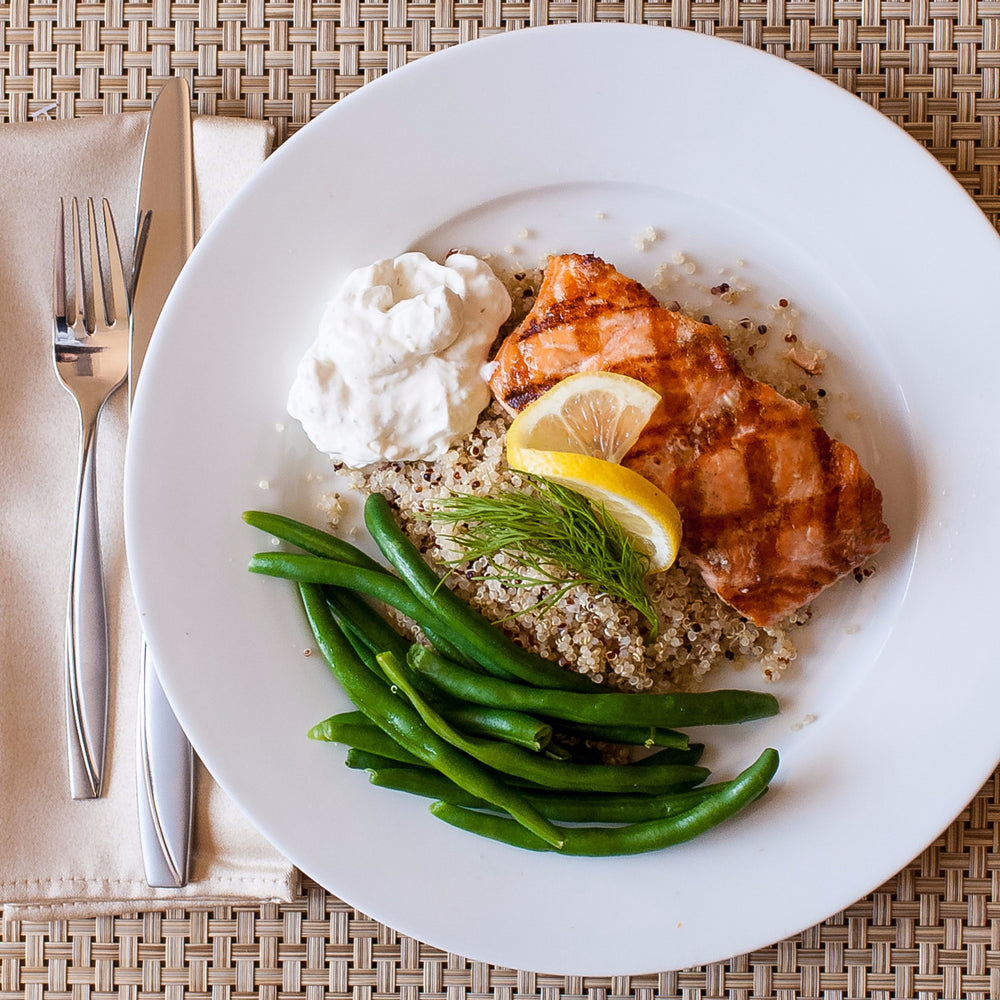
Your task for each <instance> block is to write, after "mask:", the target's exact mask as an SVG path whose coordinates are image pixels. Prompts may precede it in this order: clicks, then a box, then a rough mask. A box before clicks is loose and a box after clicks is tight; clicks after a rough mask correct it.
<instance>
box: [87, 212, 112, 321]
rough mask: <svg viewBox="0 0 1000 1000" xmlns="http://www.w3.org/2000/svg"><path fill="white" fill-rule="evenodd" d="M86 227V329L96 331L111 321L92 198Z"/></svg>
mask: <svg viewBox="0 0 1000 1000" xmlns="http://www.w3.org/2000/svg"><path fill="white" fill-rule="evenodd" d="M87 226H88V228H89V230H90V233H89V236H90V294H89V295H88V296H87V318H88V323H87V329H88V330H96V329H97V328H98V327H99V326H107V325H108V324H109V323H110V322H111V320H110V318H109V316H108V302H107V299H106V298H105V297H104V277H103V276H102V274H101V251H100V247H99V245H98V240H97V216H96V214H95V212H94V199H93V198H88V199H87ZM98 310H100V311H98Z"/></svg>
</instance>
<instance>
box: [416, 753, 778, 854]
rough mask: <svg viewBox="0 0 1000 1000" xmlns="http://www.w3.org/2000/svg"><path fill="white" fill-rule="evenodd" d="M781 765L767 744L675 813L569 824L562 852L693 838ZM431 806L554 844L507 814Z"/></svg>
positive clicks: (498, 836)
mask: <svg viewBox="0 0 1000 1000" xmlns="http://www.w3.org/2000/svg"><path fill="white" fill-rule="evenodd" d="M777 768H778V752H777V750H773V749H770V748H768V749H767V750H765V751H764V752H763V753H762V754H761V755H760V757H758V758H757V760H756V761H755V762H754V763H753V764H751V765H750V766H749V767H748V768H747V769H746V770H745V771H743V772H742V773H741V774H740V775H739V776H738V777H737V778H735V779H734V780H733V781H731V782H728V783H727V784H726V787H725V788H723V789H721V790H720V791H717V792H716V793H715V794H714V795H711V796H709V797H708V798H707V799H705V800H703V801H702V802H700V803H698V804H697V805H695V806H692V807H691V808H690V809H688V810H687V811H686V812H682V813H680V814H678V815H676V816H669V817H667V818H666V819H660V820H650V821H648V822H644V823H632V824H630V825H628V826H618V827H608V826H604V827H601V826H589V827H588V826H571V827H565V828H564V833H565V837H566V840H565V843H564V844H563V846H562V848H561V849H560V853H561V854H571V855H584V856H589V857H608V856H612V855H620V854H640V853H643V852H645V851H656V850H660V849H661V848H664V847H669V846H671V845H673V844H680V843H683V842H684V841H686V840H691V839H692V838H693V837H697V836H698V835H699V834H701V833H704V832H705V831H706V830H709V829H711V828H712V827H714V826H718V825H719V824H720V823H722V822H723V821H725V820H727V819H729V818H730V817H731V816H734V815H735V814H736V813H737V812H739V811H740V810H741V809H743V808H744V807H746V806H747V805H749V804H750V803H751V802H753V801H754V800H755V799H757V798H758V797H759V796H760V795H762V794H763V793H764V792H765V791H766V790H767V787H768V785H769V783H770V781H771V779H772V778H773V777H774V774H775V771H776V770H777ZM430 808H431V812H432V813H433V814H434V815H435V816H437V817H438V819H441V820H444V821H445V822H446V823H450V824H451V825H452V826H456V827H458V828H459V829H462V830H467V831H469V832H471V833H475V834H478V835H479V836H481V837H489V838H490V839H492V840H498V841H501V842H503V843H505V844H511V845H512V846H515V847H522V848H525V849H526V850H532V851H545V850H551V848H550V846H549V845H548V844H546V843H545V842H544V841H543V840H540V839H539V838H538V837H534V836H532V835H530V834H527V833H525V832H524V829H523V827H519V826H517V824H515V823H512V822H511V821H510V820H509V819H505V818H504V817H501V816H496V815H492V814H490V813H484V812H476V811H473V810H471V809H466V808H464V807H462V806H458V805H453V804H451V803H449V802H446V801H441V800H439V801H436V802H433V803H431V807H430Z"/></svg>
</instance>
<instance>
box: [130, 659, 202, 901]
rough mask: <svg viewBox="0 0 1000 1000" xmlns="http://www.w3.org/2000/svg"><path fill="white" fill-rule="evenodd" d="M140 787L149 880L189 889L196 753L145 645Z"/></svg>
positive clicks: (139, 739) (141, 825)
mask: <svg viewBox="0 0 1000 1000" xmlns="http://www.w3.org/2000/svg"><path fill="white" fill-rule="evenodd" d="M138 720H139V722H138V726H137V727H136V734H137V742H138V747H137V749H138V753H137V755H136V760H137V765H136V785H137V793H138V795H137V798H138V806H139V841H140V844H141V846H142V861H143V867H144V868H145V872H146V882H147V883H148V884H149V885H150V886H152V887H154V888H162V889H179V888H180V887H181V886H184V885H187V881H188V871H189V867H190V857H191V827H192V819H193V812H194V752H193V751H192V749H191V744H190V743H189V742H188V739H187V737H186V736H185V735H184V730H183V729H181V727H180V724H179V723H178V721H177V717H176V716H175V715H174V712H173V709H172V708H171V707H170V702H168V701H167V697H166V695H165V694H164V693H163V688H162V687H161V686H160V680H159V677H157V675H156V669H155V667H154V665H153V662H152V658H151V656H150V654H149V647H148V646H147V645H146V643H145V641H143V644H142V654H141V662H140V666H139V714H138Z"/></svg>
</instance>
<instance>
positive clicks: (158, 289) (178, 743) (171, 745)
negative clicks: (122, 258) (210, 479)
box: [128, 77, 194, 888]
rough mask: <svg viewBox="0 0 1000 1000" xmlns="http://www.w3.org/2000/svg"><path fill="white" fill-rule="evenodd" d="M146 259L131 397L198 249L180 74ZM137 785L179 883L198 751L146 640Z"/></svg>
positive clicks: (163, 127) (149, 158)
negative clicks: (154, 337)
mask: <svg viewBox="0 0 1000 1000" xmlns="http://www.w3.org/2000/svg"><path fill="white" fill-rule="evenodd" d="M138 208H139V220H140V221H139V226H138V230H137V232H138V234H139V243H141V248H140V247H139V246H138V245H137V250H140V249H141V264H140V265H139V268H138V273H137V278H136V282H135V294H134V298H133V303H132V351H131V360H130V363H129V372H128V379H129V401H130V405H131V401H132V400H133V399H134V397H135V391H136V386H137V383H138V381H139V377H140V371H141V368H142V363H143V360H144V358H145V356H146V351H147V349H148V347H149V342H150V338H151V337H152V335H153V330H154V327H155V326H156V322H157V320H158V319H159V315H160V310H161V309H162V308H163V304H164V302H165V301H166V299H167V296H168V294H169V293H170V289H171V288H172V287H173V284H174V280H175V279H176V278H177V275H178V274H179V273H180V271H181V268H182V267H183V266H184V262H185V261H186V260H187V258H188V257H189V256H190V254H191V251H192V249H193V248H194V162H193V147H192V138H191V99H190V92H189V90H188V85H187V82H186V81H185V80H183V79H181V78H180V77H176V78H174V79H172V80H170V81H169V82H168V83H166V84H165V85H164V86H163V88H162V89H161V90H160V92H159V94H158V95H157V98H156V101H155V102H154V104H153V112H152V114H151V115H150V119H149V128H148V131H147V133H146V144H145V148H144V151H143V157H142V173H141V180H140V183H139V206H138ZM139 669H140V685H139V710H138V726H137V732H136V741H137V765H136V779H137V780H136V784H137V789H136V791H137V795H138V808H139V836H140V841H141V844H142V857H143V865H144V867H145V872H146V881H147V882H148V883H149V885H151V886H154V887H159V888H179V887H180V886H182V885H185V884H186V883H187V880H188V870H189V867H190V852H191V846H190V845H191V827H192V820H193V810H194V755H193V752H192V750H191V745H190V743H188V740H187V737H186V736H185V735H184V731H183V729H181V727H180V725H179V723H178V722H177V719H176V717H175V716H174V713H173V711H172V709H171V708H170V703H169V702H168V701H167V698H166V695H165V694H164V693H163V689H162V687H161V686H160V682H159V678H158V677H157V675H156V669H155V666H154V664H153V662H152V658H151V656H150V654H149V650H148V648H147V646H146V644H145V641H144V642H143V645H142V655H141V661H140V667H139Z"/></svg>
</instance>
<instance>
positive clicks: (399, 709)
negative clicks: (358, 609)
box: [299, 557, 563, 847]
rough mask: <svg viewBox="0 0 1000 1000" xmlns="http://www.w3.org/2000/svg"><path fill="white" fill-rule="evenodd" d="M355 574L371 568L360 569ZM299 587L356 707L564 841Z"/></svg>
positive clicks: (458, 778)
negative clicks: (422, 711)
mask: <svg viewBox="0 0 1000 1000" xmlns="http://www.w3.org/2000/svg"><path fill="white" fill-rule="evenodd" d="M306 558H312V557H306ZM354 572H355V573H365V572H366V571H365V570H363V569H360V568H359V569H356V570H355V571H354ZM299 591H300V593H301V595H302V602H303V605H304V607H305V611H306V617H307V618H308V620H309V624H310V627H311V628H312V631H313V635H314V636H315V638H316V642H317V644H318V645H319V648H320V650H321V652H322V653H323V655H324V656H325V657H326V660H327V662H328V663H329V665H330V669H331V670H332V671H333V674H334V676H335V677H336V678H337V680H338V681H339V682H340V684H341V686H342V687H343V688H344V691H345V692H346V694H347V696H348V697H349V698H350V699H351V701H352V702H354V704H355V706H356V707H357V708H359V709H360V710H361V711H362V712H364V714H365V715H367V716H368V718H369V719H371V720H372V722H374V723H375V724H376V725H377V726H378V727H379V728H380V729H382V730H384V731H385V732H387V733H388V734H389V735H390V736H392V738H393V739H394V740H396V741H397V742H398V743H399V744H400V745H401V746H402V747H403V748H404V749H406V750H409V751H410V753H412V754H413V755H414V756H416V757H418V758H419V759H420V760H422V761H424V762H425V763H428V764H430V765H431V766H432V767H434V768H436V769H437V770H439V771H440V772H441V773H442V774H446V775H447V776H448V777H449V778H451V779H452V780H453V781H454V782H455V783H456V784H458V785H459V786H461V787H462V788H464V789H465V790H466V791H468V792H471V793H472V794H473V795H478V796H480V797H481V798H484V799H486V800H487V801H489V802H492V803H493V804H494V805H496V806H499V807H500V808H501V809H504V810H506V811H507V812H508V813H510V815H511V816H512V817H513V818H514V819H516V820H517V821H518V822H519V823H523V824H524V826H525V827H526V828H527V829H529V830H531V831H532V832H533V833H535V834H536V835H537V836H538V837H540V838H541V839H542V840H544V841H545V842H547V843H550V844H552V845H553V846H555V847H559V846H560V845H561V844H562V840H563V836H562V834H561V833H560V831H559V830H558V829H557V828H556V827H554V826H553V825H552V823H550V822H549V821H548V820H547V819H545V818H544V817H543V816H540V815H539V813H538V811H537V810H536V809H535V808H534V807H533V806H531V805H530V804H529V803H528V802H526V801H525V800H524V798H523V796H522V795H521V794H520V793H519V792H518V791H517V790H516V789H514V788H511V787H510V786H508V785H506V784H504V782H502V781H500V780H499V779H498V778H496V777H495V776H494V775H492V774H490V773H489V772H488V771H486V770H485V769H484V768H482V767H480V766H479V765H478V764H477V763H476V762H475V761H474V760H470V759H469V758H468V757H467V756H465V755H464V754H462V753H461V752H460V751H458V750H456V749H455V748H454V747H453V746H452V745H451V744H449V743H448V742H447V741H445V740H443V739H441V738H440V737H439V736H437V735H436V734H434V733H433V732H431V731H430V729H429V728H428V727H427V726H426V725H425V724H424V722H423V721H422V720H421V718H420V715H419V714H418V713H417V712H416V711H415V709H414V708H413V707H412V706H411V705H409V704H407V703H406V702H405V701H404V700H403V699H402V698H398V697H396V696H395V695H394V694H393V692H392V691H391V689H390V688H389V687H388V686H387V685H386V684H385V683H384V682H382V681H381V680H380V679H379V678H378V677H376V676H375V674H373V673H372V672H371V671H370V670H368V668H367V667H365V665H364V664H363V663H362V662H361V661H360V660H359V659H358V656H357V654H356V653H355V652H354V650H353V648H352V647H351V644H350V643H349V642H348V641H347V639H346V638H345V636H344V633H343V631H342V630H341V629H340V626H339V625H338V624H337V622H336V619H335V618H334V617H333V613H332V612H331V611H330V606H329V605H328V604H327V602H326V598H325V596H324V595H323V592H322V590H321V588H319V587H316V586H312V585H310V584H308V583H306V584H301V585H300V586H299ZM390 655H391V654H390ZM509 749H511V750H515V749H518V748H516V747H510V748H509ZM524 752H525V753H527V752H528V751H524Z"/></svg>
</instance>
